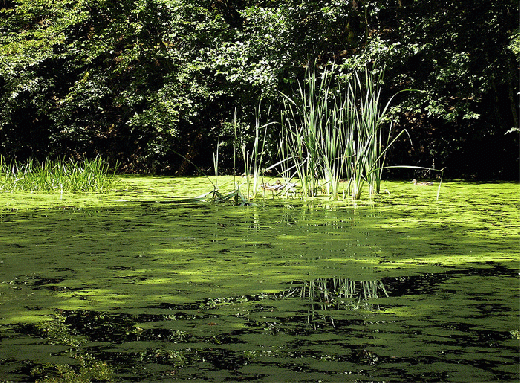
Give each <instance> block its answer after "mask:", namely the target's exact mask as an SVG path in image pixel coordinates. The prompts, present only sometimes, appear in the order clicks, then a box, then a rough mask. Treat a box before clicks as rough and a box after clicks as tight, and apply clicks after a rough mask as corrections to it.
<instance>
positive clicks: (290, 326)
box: [0, 177, 520, 382]
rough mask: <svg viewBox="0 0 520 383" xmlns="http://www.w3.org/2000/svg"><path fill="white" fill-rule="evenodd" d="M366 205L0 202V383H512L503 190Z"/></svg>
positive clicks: (511, 290)
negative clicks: (204, 382)
mask: <svg viewBox="0 0 520 383" xmlns="http://www.w3.org/2000/svg"><path fill="white" fill-rule="evenodd" d="M230 181H231V179H230V178H222V179H220V180H219V182H220V185H224V187H225V185H229V184H230ZM226 182H227V184H226ZM383 189H385V190H386V191H385V193H382V194H381V195H379V196H376V197H374V198H373V199H372V200H365V201H361V202H358V203H357V204H353V203H352V202H345V201H340V202H337V201H328V200H327V199H325V198H324V199H316V200H313V201H301V200H297V199H292V200H288V199H282V198H272V195H271V194H270V193H266V195H265V198H263V199H262V198H260V199H258V200H257V201H256V204H255V206H232V205H230V204H212V203H200V202H190V201H188V200H186V198H187V197H191V196H196V195H199V194H202V193H204V192H207V191H209V190H211V185H210V184H208V181H207V180H206V179H204V178H152V177H148V178H147V177H126V178H122V179H121V181H120V183H119V185H118V190H117V191H114V192H113V193H108V194H84V195H81V194H79V195H78V194H75V195H72V194H71V195H68V194H65V195H60V194H52V195H43V194H28V193H25V194H23V193H12V194H2V195H0V381H15V382H18V381H35V380H39V381H47V382H50V381H67V380H68V381H82V379H83V381H89V380H95V381H104V380H112V381H176V380H178V381H186V380H192V381H266V382H269V381H270V382H283V381H287V382H289V381H291V382H305V381H309V382H318V381H322V382H327V381H331V382H332V381H337V382H368V381H370V382H412V381H413V382H419V381H424V382H438V381H445V382H495V381H504V382H509V381H510V382H516V381H518V380H519V379H520V374H519V334H520V324H519V315H518V314H519V298H520V294H519V271H520V267H519V265H520V264H519V261H520V255H519V227H520V226H519V224H518V221H519V216H518V211H519V206H520V198H519V197H520V187H519V185H518V184H512V183H489V184H478V183H462V182H444V183H443V184H442V187H441V189H440V194H439V199H438V200H437V193H438V184H437V185H434V186H432V187H431V186H430V187H429V186H419V185H417V186H414V185H412V184H410V183H405V182H386V183H384V185H383ZM52 379H55V380H52ZM60 379H61V380H60Z"/></svg>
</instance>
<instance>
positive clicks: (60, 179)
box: [0, 157, 115, 193]
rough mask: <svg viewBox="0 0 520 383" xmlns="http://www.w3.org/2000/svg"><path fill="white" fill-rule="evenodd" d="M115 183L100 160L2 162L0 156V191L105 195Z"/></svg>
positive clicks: (3, 159) (106, 165)
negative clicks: (101, 193) (97, 193)
mask: <svg viewBox="0 0 520 383" xmlns="http://www.w3.org/2000/svg"><path fill="white" fill-rule="evenodd" d="M114 182H115V177H114V175H113V174H111V173H110V171H109V166H108V164H107V163H106V162H105V161H103V160H102V159H101V158H100V157H96V158H95V159H93V160H85V161H83V162H77V161H73V160H70V161H65V160H49V159H48V160H46V161H44V162H41V163H40V162H38V161H34V160H28V161H27V162H26V163H19V162H17V161H12V162H9V163H8V162H6V160H5V158H4V157H0V191H29V192H60V193H63V192H106V191H108V190H109V189H110V188H111V187H112V186H113V185H114Z"/></svg>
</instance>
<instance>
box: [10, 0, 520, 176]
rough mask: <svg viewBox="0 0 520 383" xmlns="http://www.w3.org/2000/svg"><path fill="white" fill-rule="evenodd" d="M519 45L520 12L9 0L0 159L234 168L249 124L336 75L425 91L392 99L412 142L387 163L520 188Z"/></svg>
mask: <svg viewBox="0 0 520 383" xmlns="http://www.w3.org/2000/svg"><path fill="white" fill-rule="evenodd" d="M519 41H520V39H519V31H518V4H517V2H516V1H513V0H502V1H498V2H496V1H495V2H493V1H490V0H480V1H478V2H474V1H469V0H444V1H432V0H356V1H349V2H346V1H339V0H317V1H310V0H309V1H307V0H306V1H301V0H298V1H296V0H284V1H280V0H263V1H253V0H189V1H188V0H118V1H116V0H88V1H87V0H52V1H49V0H47V1H43V0H3V1H0V105H1V108H0V155H3V156H5V157H6V158H9V159H11V160H17V161H25V160H26V159H28V158H35V159H39V160H43V159H45V158H48V157H51V158H52V157H54V158H58V157H59V158H62V157H63V156H67V157H71V158H74V159H78V160H79V159H84V158H95V157H96V156H98V155H100V156H102V157H104V158H107V159H108V160H109V161H110V162H112V163H115V162H116V161H118V162H119V163H120V164H121V165H122V166H121V169H123V170H124V171H129V172H130V171H141V172H142V171H146V172H156V173H169V174H174V173H177V174H183V173H184V174H186V173H192V172H194V171H195V169H196V168H195V167H194V166H193V165H192V163H195V164H197V166H198V167H199V168H202V169H204V168H209V167H211V162H212V153H213V152H214V151H215V149H216V146H217V144H218V143H221V148H220V160H221V161H222V166H224V167H228V168H231V167H232V161H233V153H232V152H233V142H234V141H235V140H236V139H237V138H238V139H240V140H243V141H246V142H247V141H248V140H249V141H250V140H252V139H253V137H254V126H255V118H260V119H263V120H265V121H267V120H269V119H271V120H274V121H279V117H278V116H279V112H280V110H281V108H283V102H282V99H283V96H282V94H294V93H295V92H297V89H298V87H299V81H301V80H302V79H303V76H304V74H305V68H306V66H308V64H309V63H311V62H317V63H318V67H320V66H321V67H323V66H325V65H327V64H328V63H332V62H334V63H335V64H337V65H336V68H338V69H337V70H338V73H340V74H348V73H350V72H351V71H352V70H355V69H358V70H359V69H361V70H364V69H365V68H367V69H368V70H370V71H372V72H374V73H379V74H381V73H383V72H384V77H383V79H384V80H382V81H383V84H382V88H383V89H384V90H385V92H386V93H387V94H386V95H385V96H387V97H386V99H388V98H389V97H390V96H391V95H393V94H395V93H397V92H398V91H400V90H403V89H416V90H418V91H414V92H404V93H400V94H399V95H398V97H396V98H395V99H394V102H393V104H392V105H393V107H392V110H391V113H390V116H391V118H392V120H393V124H394V127H397V128H399V129H402V128H406V129H407V131H408V133H409V135H410V138H411V143H410V139H408V136H406V135H403V136H402V140H400V141H399V142H397V143H396V144H395V145H394V147H393V148H392V149H391V150H390V151H389V152H388V158H387V163H392V164H408V165H420V166H428V167H429V166H432V165H433V164H434V165H435V167H437V168H441V167H446V168H447V174H448V175H451V176H453V177H473V176H476V177H486V178H489V177H494V178H516V177H517V172H518V133H517V132H516V131H515V129H514V128H516V127H518V113H517V105H518V94H517V93H518V86H517V85H518V72H517V67H518V62H519V61H518V57H519V51H520V48H519V47H520V42H519ZM341 77H342V76H338V78H341ZM260 102H261V104H262V108H261V109H260V112H259V113H258V106H259V105H260ZM268 107H270V109H269V111H270V113H267V110H268ZM258 114H260V117H258ZM234 116H236V119H237V123H236V124H235V125H233V119H234ZM280 129H281V128H280V125H277V124H271V125H269V129H268V132H267V134H268V137H267V144H266V146H265V147H266V149H267V150H268V151H269V154H270V155H271V156H272V157H275V156H276V142H277V138H278V135H279V133H280ZM508 131H511V133H507V132H508ZM405 137H406V139H405Z"/></svg>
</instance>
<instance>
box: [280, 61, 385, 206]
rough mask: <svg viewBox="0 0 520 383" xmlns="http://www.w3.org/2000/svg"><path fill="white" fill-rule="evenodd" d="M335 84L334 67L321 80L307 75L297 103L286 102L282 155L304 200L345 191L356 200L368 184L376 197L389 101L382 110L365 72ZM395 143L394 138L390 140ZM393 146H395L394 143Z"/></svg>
mask: <svg viewBox="0 0 520 383" xmlns="http://www.w3.org/2000/svg"><path fill="white" fill-rule="evenodd" d="M364 80H365V81H361V78H360V75H359V74H358V73H353V74H351V75H350V77H349V78H348V80H347V81H344V82H342V81H339V78H338V76H337V75H336V74H335V67H334V66H333V67H332V68H331V69H325V70H323V71H322V72H321V74H320V75H319V76H317V75H316V72H315V71H314V70H309V71H308V72H307V76H306V79H305V83H304V84H303V85H300V87H299V92H298V93H297V96H296V97H295V98H290V97H287V96H286V97H285V112H284V113H283V114H282V127H283V128H282V132H283V133H282V137H283V138H282V140H281V143H280V153H281V154H282V155H285V156H286V159H288V160H289V161H290V164H291V166H289V164H286V168H294V172H295V175H296V176H297V177H298V178H299V179H300V182H301V184H302V189H303V193H304V195H307V196H314V195H316V194H317V193H318V191H319V190H323V191H325V192H326V193H327V194H328V195H329V196H331V197H332V198H338V196H339V194H340V190H339V182H340V180H344V181H345V184H346V192H347V193H348V194H349V195H351V196H352V198H353V199H359V198H360V196H361V191H362V187H363V185H364V184H365V183H368V185H369V190H370V193H378V192H379V189H380V183H381V172H382V169H383V162H384V157H385V153H386V150H387V149H388V147H389V146H390V145H391V142H390V136H391V129H390V131H389V132H388V134H387V135H386V137H387V138H386V140H385V142H383V140H384V135H383V129H382V128H383V122H384V119H385V115H386V113H387V110H388V106H389V104H390V101H391V99H390V101H388V103H387V104H386V105H385V106H384V107H381V100H380V96H381V89H380V88H379V86H378V79H374V77H373V76H372V75H371V74H370V73H369V72H368V71H366V72H365V73H364ZM394 140H395V138H394ZM392 142H393V141H392Z"/></svg>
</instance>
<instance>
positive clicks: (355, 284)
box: [300, 277, 388, 308]
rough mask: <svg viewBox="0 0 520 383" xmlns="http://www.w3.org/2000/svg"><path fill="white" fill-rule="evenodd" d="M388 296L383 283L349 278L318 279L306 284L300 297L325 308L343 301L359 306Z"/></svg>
mask: <svg viewBox="0 0 520 383" xmlns="http://www.w3.org/2000/svg"><path fill="white" fill-rule="evenodd" d="M381 296H388V293H387V292H386V289H385V286H384V284H383V282H382V281H378V280H375V281H354V280H351V279H349V278H339V277H335V278H317V279H314V280H311V281H308V282H305V284H304V286H303V287H302V288H301V291H300V297H301V298H303V299H308V300H309V301H310V302H312V303H318V304H319V303H322V304H325V305H324V308H326V307H327V306H330V305H334V304H337V303H339V302H340V301H343V300H350V301H351V302H353V303H356V304H357V305H359V303H360V302H367V301H368V300H369V299H377V298H380V297H381Z"/></svg>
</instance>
